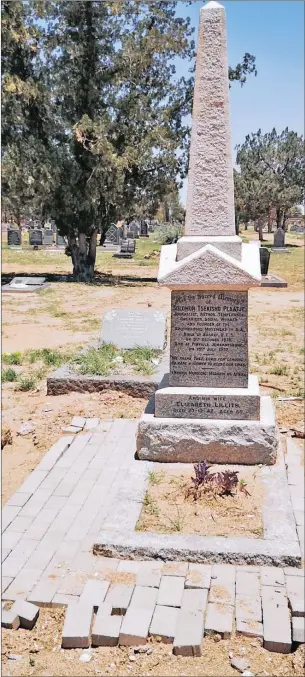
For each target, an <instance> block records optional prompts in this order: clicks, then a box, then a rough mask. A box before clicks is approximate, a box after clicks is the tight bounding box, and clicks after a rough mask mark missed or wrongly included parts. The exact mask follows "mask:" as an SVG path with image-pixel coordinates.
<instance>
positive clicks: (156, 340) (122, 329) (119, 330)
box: [101, 309, 166, 350]
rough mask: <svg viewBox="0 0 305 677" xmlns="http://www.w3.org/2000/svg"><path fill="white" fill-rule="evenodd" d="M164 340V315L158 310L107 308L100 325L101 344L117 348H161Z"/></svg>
mask: <svg viewBox="0 0 305 677" xmlns="http://www.w3.org/2000/svg"><path fill="white" fill-rule="evenodd" d="M165 340H166V316H165V314H164V313H162V312H160V311H159V310H157V311H156V310H119V309H118V310H109V311H108V312H106V313H105V315H104V319H103V325H102V333H101V344H103V343H113V344H114V345H115V346H117V347H118V348H122V349H129V348H136V347H141V348H144V347H145V348H153V349H155V350H163V348H164V346H165Z"/></svg>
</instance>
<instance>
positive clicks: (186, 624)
mask: <svg viewBox="0 0 305 677" xmlns="http://www.w3.org/2000/svg"><path fill="white" fill-rule="evenodd" d="M203 630H204V617H203V612H202V611H197V612H191V611H184V610H183V609H180V610H179V613H178V620H177V627H176V634H175V638H174V646H173V653H174V654H175V655H176V656H201V642H202V638H203Z"/></svg>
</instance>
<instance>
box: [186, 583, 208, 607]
mask: <svg viewBox="0 0 305 677" xmlns="http://www.w3.org/2000/svg"><path fill="white" fill-rule="evenodd" d="M207 598H208V591H207V590H206V589H205V588H201V589H186V590H184V591H183V595H182V603H181V608H182V609H184V611H205V609H206V606H207Z"/></svg>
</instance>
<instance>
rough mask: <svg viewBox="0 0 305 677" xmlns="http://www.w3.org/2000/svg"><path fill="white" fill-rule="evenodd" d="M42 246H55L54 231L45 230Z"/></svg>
mask: <svg viewBox="0 0 305 677" xmlns="http://www.w3.org/2000/svg"><path fill="white" fill-rule="evenodd" d="M42 244H53V231H52V230H51V228H50V229H47V230H43V232H42Z"/></svg>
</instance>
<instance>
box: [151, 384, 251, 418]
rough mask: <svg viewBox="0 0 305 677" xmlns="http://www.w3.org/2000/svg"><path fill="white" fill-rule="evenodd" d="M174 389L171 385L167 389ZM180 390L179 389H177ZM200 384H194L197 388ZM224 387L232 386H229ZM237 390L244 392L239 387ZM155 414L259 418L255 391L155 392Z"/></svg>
mask: <svg viewBox="0 0 305 677" xmlns="http://www.w3.org/2000/svg"><path fill="white" fill-rule="evenodd" d="M169 390H171V391H174V390H175V389H174V388H172V389H169ZM178 390H181V389H178ZM199 390H200V388H198V391H199ZM228 390H232V391H234V390H236V389H234V388H231V389H230V388H229V389H228ZM240 391H241V392H243V393H244V392H245V391H244V389H243V388H240ZM155 416H157V417H159V418H215V419H225V420H232V419H233V420H234V419H236V420H252V421H255V420H259V417H260V397H259V394H257V395H249V394H246V395H244V394H242V395H202V394H197V395H195V394H191V393H190V392H188V393H187V394H183V395H181V393H177V394H174V393H173V392H171V393H170V394H168V392H167V391H166V392H164V393H162V390H159V391H157V392H156V395H155Z"/></svg>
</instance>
